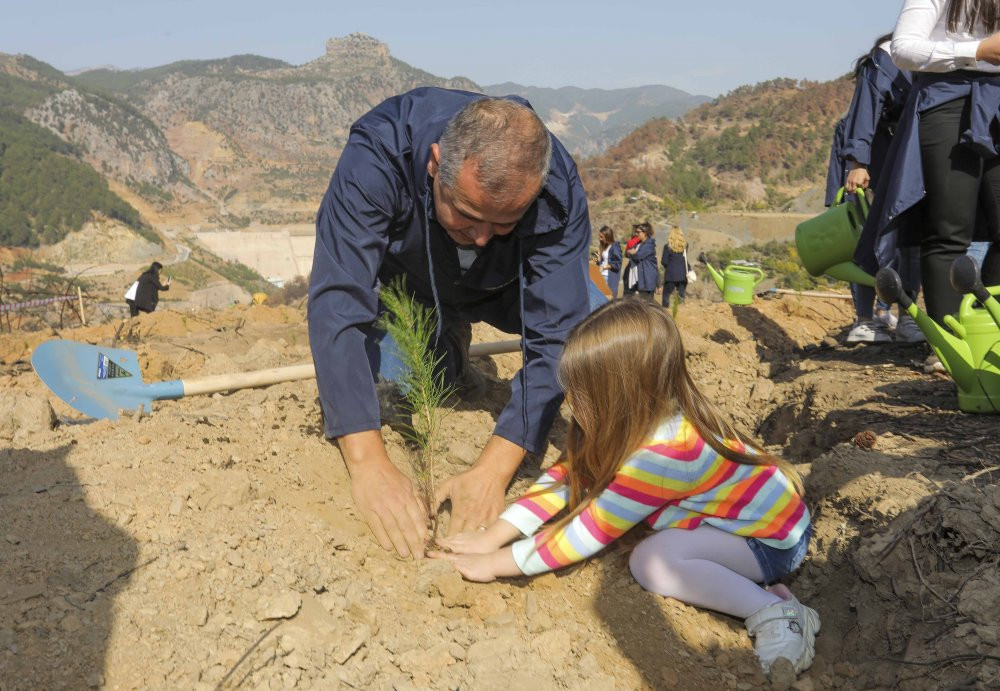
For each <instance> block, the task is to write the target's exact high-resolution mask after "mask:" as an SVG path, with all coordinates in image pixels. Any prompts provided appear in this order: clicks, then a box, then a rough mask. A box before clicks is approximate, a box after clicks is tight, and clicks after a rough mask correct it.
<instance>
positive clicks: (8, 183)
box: [0, 34, 843, 244]
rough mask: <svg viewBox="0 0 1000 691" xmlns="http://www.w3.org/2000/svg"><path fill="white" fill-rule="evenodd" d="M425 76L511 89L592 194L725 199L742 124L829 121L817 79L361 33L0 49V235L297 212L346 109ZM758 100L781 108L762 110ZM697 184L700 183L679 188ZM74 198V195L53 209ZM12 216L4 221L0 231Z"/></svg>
mask: <svg viewBox="0 0 1000 691" xmlns="http://www.w3.org/2000/svg"><path fill="white" fill-rule="evenodd" d="M779 81H780V80H779ZM786 81H787V80H786ZM776 83H777V82H776ZM427 85H430V86H440V87H446V88H457V89H466V90H471V91H481V92H484V93H490V94H501V93H502V94H509V93H515V94H519V95H521V96H524V97H525V98H527V99H528V100H529V101H531V102H532V104H533V105H534V107H535V109H536V110H537V111H538V112H539V114H540V115H541V116H542V118H543V120H545V121H546V124H547V125H548V126H549V127H550V128H551V129H552V131H553V132H555V133H556V134H557V135H558V136H559V137H560V139H561V140H562V141H564V143H566V144H567V146H568V148H570V150H572V151H575V152H576V153H577V156H578V158H579V159H583V158H584V157H585V156H591V155H592V156H593V157H592V158H591V159H589V160H588V161H584V162H583V163H582V165H581V169H582V170H583V171H584V174H585V176H586V179H587V181H588V184H592V185H593V190H591V193H592V196H593V195H596V196H597V197H602V196H608V195H610V194H612V193H613V192H614V190H617V189H619V188H626V187H635V188H638V189H647V188H648V191H649V192H655V193H656V194H661V195H665V196H667V197H678V198H680V197H685V196H686V197H691V196H692V195H694V197H695V198H698V195H701V198H703V199H704V200H708V199H725V198H730V197H732V198H735V197H736V196H738V195H734V194H729V193H728V190H729V189H730V187H729V186H728V185H729V183H728V182H726V176H727V175H728V176H730V177H732V176H736V177H738V176H739V175H741V174H742V173H743V172H749V173H753V172H754V171H753V170H752V168H753V165H754V164H753V162H752V161H751V162H749V163H747V164H746V165H743V164H742V163H739V164H734V163H732V161H731V160H730V159H732V157H733V156H736V155H737V154H736V153H735V152H736V150H739V151H740V153H739V156H743V157H744V158H746V157H750V158H753V157H754V156H756V155H757V154H758V153H760V152H761V150H760V147H759V146H758V147H757V148H753V147H751V149H752V150H745V151H744V149H746V146H745V144H746V141H745V140H752V141H755V142H756V141H758V140H761V141H773V140H775V139H781V137H782V136H783V131H782V128H783V127H791V121H790V120H789V118H788V117H787V114H786V115H784V116H783V115H782V109H784V108H786V107H788V108H792V109H793V111H796V112H798V115H796V116H795V117H798V118H799V119H801V117H800V116H805V117H808V116H809V113H813V112H814V111H815V112H816V113H818V115H816V117H815V118H812V120H813V122H812V124H811V125H809V126H801V127H799V126H796V127H798V129H793V130H788V132H791V133H793V134H794V137H795V138H796V139H798V140H803V139H804V140H808V141H800V143H801V144H802V145H803V146H807V147H808V146H810V144H809V142H812V141H813V140H816V141H818V140H820V139H826V134H825V128H826V127H828V125H829V120H830V115H829V112H827V111H826V110H822V109H820V110H821V111H822V112H819V111H816V110H815V108H812V104H811V96H810V95H809V94H811V93H812V91H811V90H812V89H813V88H814V85H797V86H795V87H794V88H792V87H790V86H788V85H787V84H784V83H783V82H782V85H781V86H779V87H766V88H764V90H763V91H760V90H759V89H758V88H757V87H754V89H758V91H760V93H758V91H754V90H753V89H751V90H750V91H748V92H747V93H743V92H740V91H739V90H737V92H734V93H733V94H731V95H729V96H727V97H726V98H723V99H715V100H713V101H709V100H708V99H707V98H706V97H704V96H692V95H690V94H687V93H685V92H683V91H679V90H677V89H672V88H670V87H665V86H645V87H636V88H632V89H615V90H600V89H577V88H573V87H565V88H562V89H544V88H536V87H526V86H521V85H518V84H512V83H504V84H497V85H492V86H489V87H480V86H479V85H477V84H476V83H474V82H472V81H471V80H469V79H466V78H464V77H454V78H442V77H437V76H435V75H432V74H430V73H428V72H425V71H423V70H420V69H418V68H415V67H413V66H410V65H408V64H406V63H405V62H402V61H400V60H398V59H396V58H394V57H393V56H392V55H391V53H390V51H389V48H388V46H386V45H385V44H384V43H381V42H379V41H377V40H376V39H374V38H372V37H370V36H366V35H364V34H351V35H349V36H346V37H343V38H338V39H330V40H329V41H328V42H327V44H326V50H325V52H324V54H323V55H321V56H320V57H318V58H316V59H315V60H312V61H310V62H308V63H306V64H304V65H299V66H295V65H291V64H289V63H286V62H284V61H281V60H276V59H273V58H267V57H262V56H257V55H238V56H233V57H229V58H224V59H218V60H186V61H180V62H175V63H171V64H169V65H163V66H160V67H154V68H150V69H143V70H129V71H122V70H113V69H107V68H101V69H93V70H87V71H83V72H81V73H79V74H77V75H75V76H69V75H67V74H64V73H62V72H59V71H58V70H56V69H54V68H52V67H51V66H49V65H47V64H45V63H43V62H40V61H38V60H36V59H34V58H31V57H29V56H10V55H3V54H0V244H35V243H37V242H52V241H54V240H57V239H58V238H59V237H61V235H62V234H64V233H65V232H66V231H67V230H72V229H74V226H78V225H79V224H80V223H81V220H80V219H81V218H82V217H85V216H86V213H85V211H86V209H87V208H89V209H90V210H91V212H92V213H97V214H99V215H103V216H110V217H112V218H117V219H119V220H123V222H127V223H129V224H130V225H132V226H133V227H135V228H136V229H141V228H145V227H147V226H146V224H145V223H144V222H143V221H142V220H141V219H139V214H138V213H137V212H136V208H142V209H144V213H145V214H146V215H147V216H148V215H149V214H150V213H156V214H157V216H158V217H160V218H168V217H171V216H175V217H176V216H177V215H178V214H182V215H185V217H187V218H197V219H199V221H200V222H205V223H208V224H210V225H212V224H214V225H218V226H221V227H230V228H234V227H243V226H246V225H248V224H250V223H251V222H256V223H263V224H275V223H278V224H281V223H292V222H299V223H307V222H309V221H311V219H312V215H313V213H314V212H315V208H316V205H317V203H318V199H319V197H320V196H321V195H322V192H323V190H324V188H325V186H326V183H327V181H328V180H329V176H330V173H331V172H332V171H333V168H334V166H335V165H336V161H337V157H338V155H339V152H340V150H341V148H342V147H343V145H344V143H345V141H346V138H347V134H348V131H349V128H350V125H351V123H352V122H354V120H356V119H357V118H358V117H359V116H361V115H362V114H363V113H365V112H366V111H367V110H369V109H370V108H371V107H373V106H374V105H376V104H378V103H379V102H381V101H382V100H384V99H385V98H387V97H389V96H392V95H394V94H397V93H401V92H403V91H407V90H409V89H412V88H415V87H417V86H427ZM748 88H749V87H748ZM791 91H799V92H802V93H801V98H800V102H795V101H794V99H793V100H792V101H787V99H786V101H787V102H786V101H782V103H783V104H785V105H781V106H778V107H776V108H771V109H770V110H767V109H766V108H765V107H764V106H763V105H762V104H763V103H765V102H766V101H767V100H768V99H769V98H771V97H772V96H775V95H777V94H778V93H779V92H781V93H784V92H791ZM834 91H837V93H838V94H839V93H840V92H841V91H843V88H839V90H838V89H834ZM754 94H756V95H754ZM782 98H784V97H782ZM840 107H841V108H842V107H843V106H842V105H841V106H840ZM692 108H694V110H690V109H692ZM811 108H812V110H810V109H811ZM755 109H756V110H755ZM828 110H829V109H828ZM683 113H686V115H684V116H683V117H682V118H681V119H680V120H675V119H672V118H676V117H677V116H679V115H681V114H683ZM764 115H766V116H767V117H768V118H771V119H772V120H774V122H776V123H778V124H772V125H769V126H765V125H762V124H761V123H760V122H758V120H759V119H760V118H761V117H764ZM649 118H653V119H652V120H649ZM646 121H649V124H647V125H643V124H642V123H643V122H646ZM762 127H763V128H764V129H762ZM636 128H638V129H636ZM633 130H634V131H633ZM629 132H632V133H631V134H628V133H629ZM626 135H627V136H626ZM622 136H624V139H621V141H618V140H619V139H620V138H621V137H622ZM713 142H714V143H713ZM609 147H610V148H609ZM741 147H742V148H741ZM772 148H774V147H772ZM813 149H817V150H818V146H814V147H813ZM5 151H6V152H7V153H6V154H5V153H4V152H5ZM783 151H784V150H780V151H779V150H778V149H774V151H773V152H772V153H773V154H774V155H776V156H780V155H784V154H783ZM12 152H14V153H17V156H16V157H14V156H13V153H12ZM18 152H19V153H18ZM810 152H812V149H810ZM801 158H802V157H801V156H795V157H794V160H795V161H796V164H795V165H796V168H795V170H793V171H791V172H789V173H788V174H787V175H785V178H782V179H781V180H773V181H772V180H771V178H773V177H774V176H773V175H770V174H768V175H765V177H767V179H768V180H769V182H768V183H767V184H772V182H773V183H774V184H779V183H780V184H786V183H790V181H791V180H792V178H796V176H798V177H803V178H804V179H805V178H814V177H815V171H814V170H813V168H814V167H815V166H811V162H813V159H815V158H816V156H814V155H813V153H810V154H809V156H808V161H809V162H810V167H808V170H806V169H804V168H803V170H802V171H801V172H799V171H798V169H799V168H802V166H801V165H799V164H800V163H801V161H800V159H801ZM41 160H45V161H47V162H48V163H46V167H45V170H44V171H40V170H39V169H37V165H36V164H37V162H38V161H41ZM740 160H742V159H740ZM13 163H16V166H14V167H12V164H13ZM741 165H742V166H743V168H742V169H741V168H740V166H741ZM33 166H34V167H33ZM67 166H69V168H71V169H72V171H73V172H72V175H71V177H72V178H73V180H74V182H73V184H72V185H71V187H72V189H74V190H77V191H78V194H76V195H75V197H74V198H73V199H67V198H64V197H65V196H66V195H59V194H56V193H48V194H39V193H38V190H50V189H55V190H58V189H59V187H60V181H61V180H62V179H63V177H65V176H66V175H69V173H66V172H65V171H63V172H59V173H58V174H56V173H54V172H53V171H55V170H57V169H58V170H60V171H62V170H63V169H64V168H67ZM727 166H728V167H727ZM602 169H614V170H615V171H616V172H615V174H614V175H608V174H605V172H606V171H605V172H602ZM67 170H68V168H67ZM685 176H687V178H692V176H693V178H694V182H693V183H692V181H691V180H685V179H684V178H685ZM77 178H79V180H77ZM702 178H704V179H702ZM706 180H707V182H705V181H706ZM12 181H13V182H12ZM699 181H700V182H699ZM702 183H704V185H702ZM678 185H680V187H678ZM692 185H693V186H694V187H696V188H697V187H698V186H699V185H702V186H703V187H706V188H707V189H709V191H708V192H707V193H704V194H703V192H704V190H699V189H695V190H694V191H693V192H692V191H691V190H688V189H687V187H691V186H692ZM681 188H684V189H681ZM678 189H681V191H678ZM720 190H721V191H722V192H725V193H721V192H720ZM727 195H728V196H727ZM12 200H13V201H12ZM70 202H72V209H70V210H63V209H62V206H64V205H67V204H70ZM88 205H89V206H88ZM53 209H59V213H54V212H53V211H52V210H53ZM81 209H82V211H81ZM81 214H82V215H81ZM14 218H16V223H14V224H10V223H5V221H7V220H9V219H14ZM14 227H16V228H18V229H19V230H18V232H17V233H16V234H14V235H11V234H10V233H8V234H6V235H5V234H4V233H5V232H6V231H5V228H14Z"/></svg>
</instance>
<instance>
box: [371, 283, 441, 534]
mask: <svg viewBox="0 0 1000 691" xmlns="http://www.w3.org/2000/svg"><path fill="white" fill-rule="evenodd" d="M379 299H380V300H381V301H382V304H384V305H385V307H386V312H385V313H384V314H383V315H382V317H381V319H380V322H379V324H380V326H381V327H382V328H383V329H385V331H386V333H387V334H388V335H389V336H391V337H392V340H393V341H395V343H396V348H397V350H398V353H399V358H400V360H401V361H402V364H403V370H404V372H405V374H404V375H403V377H402V378H401V379H400V380H399V381H398V382H396V383H397V384H398V385H399V387H400V389H401V390H402V393H403V401H404V406H405V408H406V410H407V412H408V413H410V424H408V425H407V424H404V428H403V430H402V432H403V435H404V436H405V437H406V438H407V439H408V440H409V441H410V442H411V443H412V444H413V445H414V446H415V447H416V448H415V449H414V451H413V452H412V453H411V454H410V464H411V466H412V469H413V475H414V479H415V480H416V483H417V491H418V492H419V493H420V495H421V496H422V498H423V500H424V502H425V503H426V505H427V510H428V513H430V512H431V508H432V506H431V503H432V502H433V500H434V461H435V455H436V452H437V450H438V449H437V447H438V433H439V432H440V430H441V422H442V420H443V419H444V416H445V415H446V414H447V413H448V412H449V409H448V408H447V407H445V401H446V400H447V399H448V397H449V396H451V395H452V393H454V390H455V387H454V386H451V385H448V384H446V383H445V380H444V369H443V368H442V367H441V360H442V358H443V357H444V356H443V355H435V353H434V350H433V349H432V348H431V342H432V341H433V339H434V335H435V332H436V331H437V324H438V317H437V314H435V312H434V310H432V309H430V308H428V307H425V306H424V305H422V304H421V303H419V302H417V300H416V299H415V298H414V297H413V296H412V295H410V294H409V292H408V291H407V290H406V284H405V281H404V280H403V278H402V277H399V278H398V279H396V280H393V281H392V282H391V283H389V284H388V285H384V286H383V287H382V291H381V293H380V294H379ZM436 533H437V517H436V516H435V517H434V518H433V520H432V530H431V534H432V536H434V535H436Z"/></svg>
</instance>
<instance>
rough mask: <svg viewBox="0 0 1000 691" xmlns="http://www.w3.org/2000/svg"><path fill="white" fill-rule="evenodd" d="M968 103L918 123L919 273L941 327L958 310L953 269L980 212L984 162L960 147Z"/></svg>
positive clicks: (948, 106)
mask: <svg viewBox="0 0 1000 691" xmlns="http://www.w3.org/2000/svg"><path fill="white" fill-rule="evenodd" d="M968 123H969V99H968V98H965V99H959V100H956V101H951V102H949V103H945V104H944V105H941V106H938V107H937V108H933V109H931V110H929V111H927V112H926V113H924V114H923V115H922V116H921V119H920V156H921V161H922V165H923V171H924V187H925V189H926V190H927V196H926V198H925V202H926V205H925V210H924V213H925V215H924V221H925V224H924V232H923V236H922V238H921V242H920V272H921V276H922V280H923V287H924V300H925V302H926V303H927V313H928V314H929V315H930V316H931V318H933V319H934V320H935V321H937V322H939V323H941V322H942V320H943V318H944V315H946V314H952V313H953V312H956V311H957V310H958V305H959V302H961V296H960V295H959V294H958V293H956V292H955V291H954V290H953V289H952V287H951V263H952V262H953V261H954V260H955V259H956V258H957V257H959V256H961V255H963V254H965V251H966V250H967V249H968V247H969V243H970V242H972V236H973V231H974V230H975V226H976V213H977V210H978V208H979V194H980V184H981V181H982V175H983V159H982V158H980V157H979V156H978V155H976V154H975V153H974V152H973V151H972V150H971V149H969V148H968V147H966V146H964V145H962V144H960V143H959V135H960V134H961V132H962V131H963V130H965V129H966V128H967V127H968Z"/></svg>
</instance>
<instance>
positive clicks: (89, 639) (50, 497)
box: [0, 446, 138, 689]
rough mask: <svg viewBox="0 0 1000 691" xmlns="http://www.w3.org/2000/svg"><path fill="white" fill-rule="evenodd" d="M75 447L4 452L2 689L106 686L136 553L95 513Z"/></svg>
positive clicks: (0, 458)
mask: <svg viewBox="0 0 1000 691" xmlns="http://www.w3.org/2000/svg"><path fill="white" fill-rule="evenodd" d="M71 448H72V447H69V446H63V447H60V448H58V449H55V450H52V451H45V452H38V451H29V450H27V449H5V450H3V451H0V477H2V478H4V480H3V484H2V485H0V544H2V547H0V554H2V558H0V688H3V689H43V688H48V689H52V688H85V687H87V686H88V685H89V686H99V685H103V684H104V664H105V653H106V650H107V648H108V642H109V641H108V639H109V636H110V635H111V629H112V622H113V617H114V599H115V595H116V594H117V593H118V592H120V591H121V589H122V588H123V587H124V586H125V584H126V583H127V582H128V578H129V575H130V574H131V572H132V571H133V570H134V569H135V568H136V565H137V564H136V559H137V555H138V548H137V545H136V542H135V541H134V540H133V539H132V538H131V537H130V536H129V535H128V534H127V533H125V532H124V531H122V530H121V529H119V528H117V527H116V526H114V525H112V524H111V523H110V522H109V521H108V520H107V519H105V518H104V517H102V516H100V515H98V514H97V513H96V512H94V511H93V510H92V509H91V508H90V507H89V506H88V504H87V499H86V498H85V492H84V488H83V487H82V486H81V484H80V481H79V479H78V478H77V476H76V473H75V472H74V471H73V469H72V468H70V467H69V465H68V464H67V462H66V457H67V455H68V454H69V452H70V449H71Z"/></svg>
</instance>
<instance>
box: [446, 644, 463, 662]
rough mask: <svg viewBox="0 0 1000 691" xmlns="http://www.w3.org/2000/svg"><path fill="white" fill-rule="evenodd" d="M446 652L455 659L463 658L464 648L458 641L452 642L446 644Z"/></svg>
mask: <svg viewBox="0 0 1000 691" xmlns="http://www.w3.org/2000/svg"><path fill="white" fill-rule="evenodd" d="M448 654H449V655H451V656H452V657H453V658H455V659H456V660H464V659H465V648H463V647H462V646H460V645H459V644H458V643H452V644H451V645H449V646H448Z"/></svg>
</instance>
